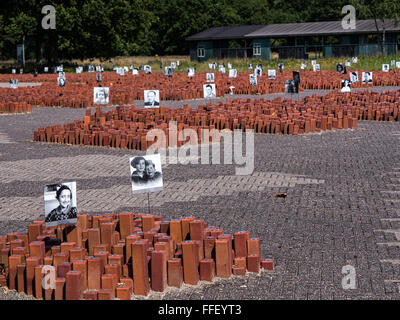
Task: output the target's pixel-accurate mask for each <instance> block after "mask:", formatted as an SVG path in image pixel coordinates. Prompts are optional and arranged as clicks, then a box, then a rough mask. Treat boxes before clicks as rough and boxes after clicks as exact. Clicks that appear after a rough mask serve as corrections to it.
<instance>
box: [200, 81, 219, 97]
mask: <svg viewBox="0 0 400 320" xmlns="http://www.w3.org/2000/svg"><path fill="white" fill-rule="evenodd" d="M203 92H204V99H212V98H215V97H216V96H217V91H216V88H215V83H211V84H210V83H209V84H205V85H203Z"/></svg>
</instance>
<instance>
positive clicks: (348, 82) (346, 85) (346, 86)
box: [340, 79, 351, 92]
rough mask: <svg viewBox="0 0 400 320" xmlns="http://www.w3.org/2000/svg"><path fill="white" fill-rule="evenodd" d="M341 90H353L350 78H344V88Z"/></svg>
mask: <svg viewBox="0 0 400 320" xmlns="http://www.w3.org/2000/svg"><path fill="white" fill-rule="evenodd" d="M340 91H341V92H351V89H350V80H347V79H345V80H342V89H341V90H340Z"/></svg>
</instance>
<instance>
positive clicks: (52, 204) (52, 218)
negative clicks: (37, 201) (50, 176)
mask: <svg viewBox="0 0 400 320" xmlns="http://www.w3.org/2000/svg"><path fill="white" fill-rule="evenodd" d="M76 203H77V199H76V182H65V183H60V184H51V185H47V186H45V187H44V220H45V224H46V227H52V226H57V225H61V224H72V223H76V222H77V220H78V219H77V214H78V212H77V209H76Z"/></svg>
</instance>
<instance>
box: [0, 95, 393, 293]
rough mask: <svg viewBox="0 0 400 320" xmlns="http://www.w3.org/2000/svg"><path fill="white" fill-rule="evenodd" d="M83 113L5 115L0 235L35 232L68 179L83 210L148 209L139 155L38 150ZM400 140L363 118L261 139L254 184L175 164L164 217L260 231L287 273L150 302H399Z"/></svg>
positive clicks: (158, 198) (167, 176)
mask: <svg viewBox="0 0 400 320" xmlns="http://www.w3.org/2000/svg"><path fill="white" fill-rule="evenodd" d="M304 94H310V92H308V93H304ZM190 103H191V105H193V106H194V105H195V104H196V103H197V104H198V103H202V101H191V102H190ZM174 105H179V103H175V104H174ZM84 112H85V111H84V110H73V109H51V110H49V108H40V109H38V108H34V109H33V112H32V113H31V114H28V115H16V116H15V115H14V116H10V115H0V234H5V233H7V232H13V231H25V230H26V226H27V225H28V224H29V223H30V221H32V220H34V219H37V218H39V217H41V215H43V186H44V185H45V184H48V183H53V182H58V181H76V182H77V187H78V208H79V211H80V212H88V213H95V212H107V211H112V212H118V211H121V210H128V209H129V210H131V209H133V210H135V211H137V212H147V210H148V209H147V201H146V199H147V198H146V197H145V196H141V195H139V196H133V195H132V194H131V188H130V181H129V164H128V161H129V160H128V158H129V156H132V155H135V154H139V152H132V151H122V150H113V149H109V148H98V147H77V146H62V145H54V144H44V143H43V144H42V143H33V142H32V137H33V130H35V129H37V128H38V127H41V126H44V125H50V124H59V123H63V122H64V123H65V122H71V121H72V120H74V119H78V118H82V117H83V114H84ZM399 139H400V125H399V123H389V122H381V123H378V122H366V121H361V122H359V124H358V130H339V131H332V132H326V133H323V134H310V135H303V136H283V135H256V136H255V169H254V172H253V174H252V175H250V176H236V175H235V166H236V165H235V164H233V165H229V164H220V165H201V164H197V165H194V164H191V165H181V164H178V165H175V164H166V165H164V166H163V174H164V181H165V188H164V190H163V191H161V192H159V193H154V194H151V205H152V210H154V211H153V212H154V213H160V214H162V215H163V217H166V218H172V217H181V216H186V215H188V214H192V215H194V216H196V217H199V218H202V219H204V220H206V221H207V222H209V224H210V225H217V226H219V227H221V228H223V229H224V230H225V231H226V232H227V233H233V232H236V231H240V230H249V231H250V232H251V236H252V237H259V238H261V244H262V257H263V258H266V257H273V258H274V260H275V265H276V268H275V270H274V271H273V272H267V271H263V272H261V273H260V274H248V275H247V276H245V277H232V278H231V279H229V280H222V279H219V280H217V281H215V282H214V283H212V284H207V283H202V284H201V285H200V286H196V287H193V286H185V288H184V289H182V290H172V289H169V290H168V291H167V292H165V293H163V294H158V293H157V294H156V293H152V294H151V295H150V296H149V297H147V298H146V299H173V300H174V299H217V300H223V299H239V300H240V299H251V300H253V299H398V298H399V287H398V283H399V282H400V164H399V156H400V148H399V144H400V140H399ZM220 147H221V151H222V149H223V146H222V145H221V146H220ZM276 193H287V194H288V196H287V197H286V198H278V197H275V196H274V195H275V194H276ZM345 265H351V266H353V267H354V268H355V270H356V280H357V282H356V285H357V288H356V289H348V290H344V289H343V287H342V278H343V277H344V276H345V275H344V274H342V267H343V266H345ZM18 298H19V299H26V297H25V296H24V295H17V294H15V293H8V294H7V295H4V294H2V293H1V290H0V299H18ZM141 299H143V298H141Z"/></svg>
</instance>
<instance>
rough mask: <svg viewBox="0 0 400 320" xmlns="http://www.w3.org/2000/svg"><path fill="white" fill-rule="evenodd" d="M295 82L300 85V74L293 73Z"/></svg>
mask: <svg viewBox="0 0 400 320" xmlns="http://www.w3.org/2000/svg"><path fill="white" fill-rule="evenodd" d="M293 80H294V81H295V82H297V83H300V72H298V71H293Z"/></svg>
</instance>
